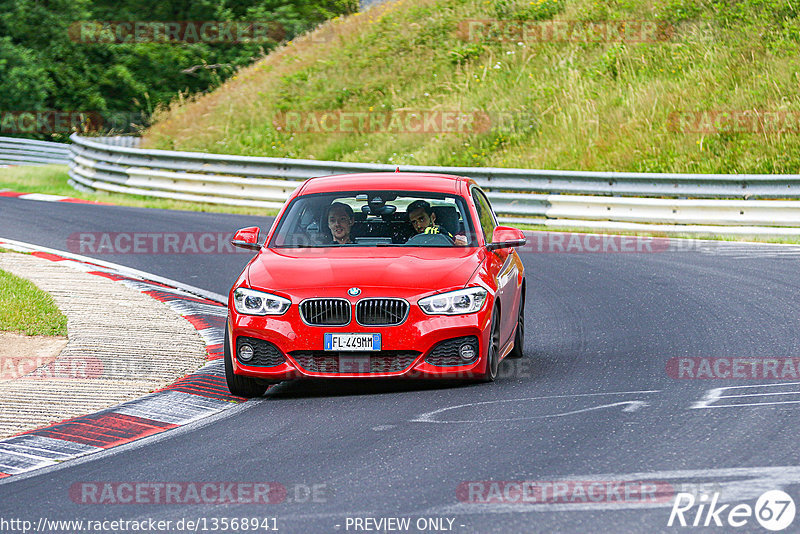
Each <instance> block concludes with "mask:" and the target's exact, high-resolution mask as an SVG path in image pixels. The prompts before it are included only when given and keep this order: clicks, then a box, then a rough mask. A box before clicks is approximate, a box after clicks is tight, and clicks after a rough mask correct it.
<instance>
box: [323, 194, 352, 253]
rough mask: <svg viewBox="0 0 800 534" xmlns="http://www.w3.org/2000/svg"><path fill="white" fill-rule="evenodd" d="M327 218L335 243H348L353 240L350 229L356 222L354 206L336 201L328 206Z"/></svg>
mask: <svg viewBox="0 0 800 534" xmlns="http://www.w3.org/2000/svg"><path fill="white" fill-rule="evenodd" d="M327 220H328V228H329V229H330V231H331V236H332V237H333V241H332V242H333V243H335V244H339V245H347V244H350V243H352V242H353V241H352V239H351V238H350V230H351V229H352V228H353V224H354V223H355V217H354V215H353V208H351V207H350V206H348V205H347V204H343V203H342V202H334V203H332V204H331V205H330V206H328V214H327Z"/></svg>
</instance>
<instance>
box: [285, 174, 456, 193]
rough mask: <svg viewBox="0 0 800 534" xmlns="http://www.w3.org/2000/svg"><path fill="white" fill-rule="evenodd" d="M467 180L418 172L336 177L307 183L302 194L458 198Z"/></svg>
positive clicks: (342, 175) (339, 175)
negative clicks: (410, 193)
mask: <svg viewBox="0 0 800 534" xmlns="http://www.w3.org/2000/svg"><path fill="white" fill-rule="evenodd" d="M467 180H468V179H467V178H463V177H461V176H453V175H451V174H432V173H419V172H370V173H358V174H335V175H332V176H320V177H317V178H310V179H309V180H306V182H305V185H304V187H303V188H302V189H301V191H300V192H299V194H303V195H307V194H311V193H333V192H336V191H361V190H384V189H389V190H398V191H430V192H434V193H449V194H458V191H459V183H463V182H466V181H467Z"/></svg>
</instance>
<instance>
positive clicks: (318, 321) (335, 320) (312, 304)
mask: <svg viewBox="0 0 800 534" xmlns="http://www.w3.org/2000/svg"><path fill="white" fill-rule="evenodd" d="M350 308H351V306H350V302H348V301H347V300H345V299H308V300H304V301H303V302H301V303H300V315H301V317H302V318H303V321H305V322H306V323H307V324H310V325H312V326H344V325H346V324H349V323H350Z"/></svg>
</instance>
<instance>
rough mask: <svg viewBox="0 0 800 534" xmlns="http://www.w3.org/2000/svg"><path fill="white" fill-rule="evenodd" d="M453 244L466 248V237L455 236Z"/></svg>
mask: <svg viewBox="0 0 800 534" xmlns="http://www.w3.org/2000/svg"><path fill="white" fill-rule="evenodd" d="M454 241H455V244H456V245H457V246H459V247H466V246H467V236H465V235H457V236H455V239H454Z"/></svg>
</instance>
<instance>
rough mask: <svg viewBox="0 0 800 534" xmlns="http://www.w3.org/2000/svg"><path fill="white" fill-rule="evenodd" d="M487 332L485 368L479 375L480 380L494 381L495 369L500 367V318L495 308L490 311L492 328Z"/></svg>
mask: <svg viewBox="0 0 800 534" xmlns="http://www.w3.org/2000/svg"><path fill="white" fill-rule="evenodd" d="M490 332H491V333H490V334H489V347H488V348H487V351H486V370H485V371H484V372H483V375H482V376H481V377H480V379H479V381H480V382H494V379H495V378H497V370H498V368H499V367H500V318H499V317H498V316H497V309H495V310H494V311H493V312H492V328H491V330H490Z"/></svg>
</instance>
